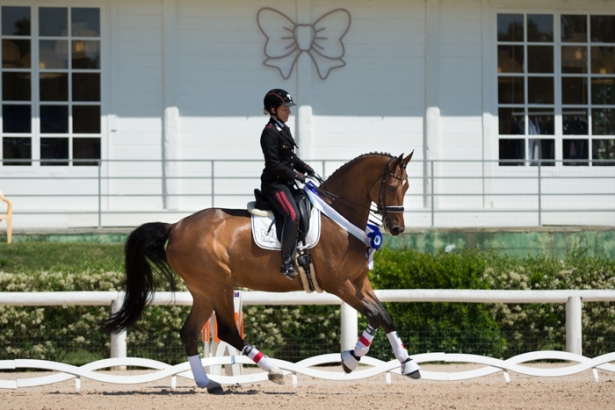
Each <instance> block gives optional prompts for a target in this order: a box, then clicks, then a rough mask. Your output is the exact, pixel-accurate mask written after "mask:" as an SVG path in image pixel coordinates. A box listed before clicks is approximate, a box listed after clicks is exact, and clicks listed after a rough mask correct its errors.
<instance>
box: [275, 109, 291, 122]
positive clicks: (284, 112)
mask: <svg viewBox="0 0 615 410" xmlns="http://www.w3.org/2000/svg"><path fill="white" fill-rule="evenodd" d="M276 111H277V113H278V115H277V117H278V120H280V121H282V122H283V123H286V122H288V117H290V107H285V106H283V105H282V106H280V107H278V109H277V110H276Z"/></svg>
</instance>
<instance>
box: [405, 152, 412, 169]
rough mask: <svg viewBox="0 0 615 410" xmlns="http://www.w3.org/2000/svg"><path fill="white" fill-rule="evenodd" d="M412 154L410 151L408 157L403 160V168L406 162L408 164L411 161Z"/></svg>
mask: <svg viewBox="0 0 615 410" xmlns="http://www.w3.org/2000/svg"><path fill="white" fill-rule="evenodd" d="M412 154H414V150H412V152H411V153H410V155H408V156H407V157H406V158H404V167H405V166H406V165H408V162H410V160H411V159H412Z"/></svg>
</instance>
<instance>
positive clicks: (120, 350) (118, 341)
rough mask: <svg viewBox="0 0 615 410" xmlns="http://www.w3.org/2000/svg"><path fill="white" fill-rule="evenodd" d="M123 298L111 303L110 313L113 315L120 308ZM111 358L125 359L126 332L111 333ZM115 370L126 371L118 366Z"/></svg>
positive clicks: (124, 367) (123, 367)
mask: <svg viewBox="0 0 615 410" xmlns="http://www.w3.org/2000/svg"><path fill="white" fill-rule="evenodd" d="M123 302H124V298H123V297H122V299H115V300H114V301H113V302H111V313H113V314H115V313H116V312H118V311H119V310H120V308H121V307H122V303H123ZM111 357H112V358H115V357H126V330H122V331H121V332H119V333H111ZM116 370H126V366H118V367H117V369H116Z"/></svg>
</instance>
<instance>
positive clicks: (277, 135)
mask: <svg viewBox="0 0 615 410" xmlns="http://www.w3.org/2000/svg"><path fill="white" fill-rule="evenodd" d="M295 147H297V144H296V143H295V140H294V139H293V136H292V134H291V133H290V129H289V128H288V127H287V126H283V127H282V126H281V123H279V122H277V121H276V120H275V119H273V118H271V119H270V120H269V123H268V124H267V125H266V126H265V129H264V130H263V133H262V134H261V148H262V149H263V154H264V155H265V168H264V169H263V174H262V175H261V190H262V192H263V194H264V195H271V194H273V193H275V192H277V191H279V190H280V188H279V185H278V184H284V185H286V186H288V187H292V184H293V181H294V180H295V178H296V177H297V174H298V173H301V174H304V173H306V172H308V171H309V170H310V169H311V168H310V167H309V166H308V165H307V164H306V163H305V162H303V161H302V160H301V159H300V158H299V157H298V156H297V154H295ZM276 185H278V187H276Z"/></svg>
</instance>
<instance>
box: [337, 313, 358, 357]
mask: <svg viewBox="0 0 615 410" xmlns="http://www.w3.org/2000/svg"><path fill="white" fill-rule="evenodd" d="M340 314H341V325H342V335H341V341H340V347H341V349H342V351H344V350H350V349H352V348H354V345H355V343H356V342H357V337H358V334H359V323H358V320H359V317H358V315H357V311H356V310H354V309H353V308H352V307H350V305H349V304H347V303H342V309H341V313H340Z"/></svg>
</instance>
